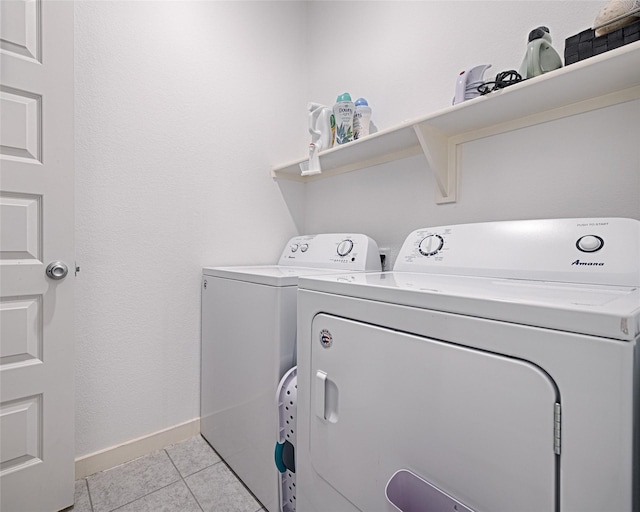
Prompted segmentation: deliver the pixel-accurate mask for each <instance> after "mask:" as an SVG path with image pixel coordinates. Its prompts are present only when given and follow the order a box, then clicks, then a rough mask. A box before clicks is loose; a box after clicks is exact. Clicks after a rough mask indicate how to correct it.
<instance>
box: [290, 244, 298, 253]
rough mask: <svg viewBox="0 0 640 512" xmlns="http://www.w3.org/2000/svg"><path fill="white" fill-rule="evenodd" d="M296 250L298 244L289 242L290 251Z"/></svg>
mask: <svg viewBox="0 0 640 512" xmlns="http://www.w3.org/2000/svg"><path fill="white" fill-rule="evenodd" d="M297 250H298V244H291V252H296V251H297Z"/></svg>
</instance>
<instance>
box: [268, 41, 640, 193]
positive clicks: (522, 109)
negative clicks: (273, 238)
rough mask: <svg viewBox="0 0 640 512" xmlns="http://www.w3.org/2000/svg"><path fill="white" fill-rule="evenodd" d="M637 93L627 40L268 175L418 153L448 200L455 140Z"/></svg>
mask: <svg viewBox="0 0 640 512" xmlns="http://www.w3.org/2000/svg"><path fill="white" fill-rule="evenodd" d="M638 98H640V43H631V44H629V45H626V46H623V47H621V48H617V49H615V50H612V51H609V52H607V53H604V54H601V55H597V56H595V57H591V58H590V59H586V60H583V61H580V62H577V63H575V64H571V65H570V66H567V67H564V68H561V69H559V70H556V71H552V72H550V73H547V74H545V75H541V76H538V77H535V78H532V79H530V80H526V81H525V82H522V83H519V84H516V85H512V86H511V87H508V88H506V89H502V90H500V91H495V92H492V93H490V94H488V95H486V96H481V97H479V98H475V99H473V100H469V101H466V102H464V103H461V104H458V105H454V106H452V107H448V108H445V109H443V110H441V111H439V112H436V113H434V114H431V115H427V116H424V117H420V118H418V119H415V120H413V121H408V122H405V123H402V124H401V125H399V126H396V127H393V128H389V129H386V130H382V131H379V132H377V133H374V134H371V135H369V136H368V137H365V138H363V139H359V140H356V141H354V142H351V143H349V144H345V145H343V146H337V147H333V148H331V149H328V150H326V151H323V152H321V153H320V165H321V167H322V173H321V174H316V175H311V176H302V175H301V167H300V164H302V165H303V166H304V165H305V163H306V162H307V159H306V158H301V159H299V160H296V161H294V162H290V163H288V164H285V165H280V166H277V167H274V168H273V169H272V170H271V175H272V177H273V178H275V179H287V180H296V181H313V180H317V179H324V178H328V177H331V176H335V175H337V174H342V173H345V172H350V171H355V170H357V169H363V168H366V167H371V166H374V165H378V164H381V163H385V162H390V161H393V160H398V159H401V158H406V157H408V156H411V155H416V154H420V153H423V154H424V155H425V158H426V160H427V163H428V165H429V167H430V168H431V170H432V171H433V174H434V178H435V181H436V184H437V187H436V202H438V203H450V202H455V201H456V190H457V176H458V166H459V164H460V158H459V146H460V144H462V143H464V142H469V141H472V140H476V139H480V138H482V137H488V136H491V135H496V134H499V133H504V132H506V131H511V130H516V129H519V128H524V127H526V126H532V125H535V124H539V123H543V122H547V121H552V120H555V119H560V118H562V117H567V116H572V115H575V114H580V113H582V112H587V111H590V110H595V109H599V108H603V107H607V106H611V105H615V104H617V103H623V102H625V101H631V100H633V99H638Z"/></svg>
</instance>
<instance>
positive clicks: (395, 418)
mask: <svg viewBox="0 0 640 512" xmlns="http://www.w3.org/2000/svg"><path fill="white" fill-rule="evenodd" d="M469 337H470V338H471V339H472V337H473V333H472V332H470V333H469ZM515 342H517V340H514V343H515ZM311 357H312V361H311V368H312V389H311V418H310V432H309V435H310V454H311V463H312V465H313V468H314V471H316V472H317V473H318V474H319V475H320V476H321V477H322V478H323V479H324V480H325V481H327V482H328V483H329V484H330V485H331V486H332V487H333V488H334V489H335V490H336V491H338V492H339V493H341V494H342V495H343V496H344V497H345V498H346V499H348V500H349V501H350V502H352V503H353V504H354V505H355V506H356V507H358V508H359V509H360V510H363V511H367V512H373V511H379V510H393V507H391V505H389V504H388V503H387V500H386V498H385V485H386V484H387V481H388V480H389V479H390V478H391V477H392V476H393V474H394V473H395V472H396V471H398V470H400V469H408V470H410V471H412V472H413V473H415V474H417V475H419V476H420V477H422V478H423V479H424V480H426V481H427V482H430V483H431V484H432V485H434V486H435V487H437V488H439V489H440V490H442V491H444V492H445V493H447V494H449V495H450V496H452V497H453V498H455V499H456V500H458V501H459V502H461V503H463V504H464V505H465V506H467V507H469V508H470V509H472V510H474V511H475V512H513V511H514V510H518V511H520V512H525V511H531V512H540V511H541V510H544V511H553V510H556V480H557V471H558V463H559V461H558V456H557V455H556V454H555V450H554V411H555V404H556V402H558V401H559V399H558V396H557V388H556V386H555V384H554V382H553V381H552V380H551V379H550V377H549V375H547V374H546V373H545V372H543V371H542V370H541V369H540V368H538V367H537V366H534V365H533V364H530V363H528V362H526V361H521V360H517V359H513V358H509V357H504V356H501V355H497V354H491V353H487V352H483V351H480V350H474V349H470V348H466V347H463V346H461V345H456V344H452V343H446V342H442V341H436V340H432V339H428V338H424V337H419V336H413V335H409V334H405V333H401V332H398V331H393V330H388V329H383V328H380V327H376V326H372V325H368V324H363V323H359V322H354V321H350V320H345V319H342V318H337V317H333V316H330V315H318V316H316V318H315V319H314V322H313V338H312V350H311ZM420 510H432V508H430V507H429V506H428V504H426V503H425V504H423V508H421V509H420ZM433 510H436V509H433Z"/></svg>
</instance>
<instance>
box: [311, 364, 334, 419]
mask: <svg viewBox="0 0 640 512" xmlns="http://www.w3.org/2000/svg"><path fill="white" fill-rule="evenodd" d="M315 402H316V403H315V412H316V416H317V417H318V418H321V419H323V420H327V421H329V422H330V423H337V421H338V386H336V383H335V382H334V381H332V380H331V379H330V378H329V377H328V376H327V374H326V373H325V372H323V371H322V370H318V371H317V372H316V385H315Z"/></svg>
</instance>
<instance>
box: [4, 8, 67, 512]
mask: <svg viewBox="0 0 640 512" xmlns="http://www.w3.org/2000/svg"><path fill="white" fill-rule="evenodd" d="M0 66H1V67H2V74H1V76H0V81H1V83H0V116H1V119H0V187H1V190H0V335H1V343H0V444H1V446H0V449H1V454H0V459H1V463H0V509H2V510H7V511H11V512H21V511H25V512H40V511H42V512H53V511H57V510H60V509H63V508H65V507H68V506H69V505H71V504H72V503H73V491H74V476H75V475H74V469H75V468H74V407H73V402H74V389H73V376H74V360H73V274H71V275H70V276H69V275H67V276H66V278H63V279H60V280H52V279H48V278H47V277H46V275H45V269H46V267H47V265H48V263H50V262H53V261H61V262H63V263H65V264H66V265H67V267H68V268H69V269H70V270H71V272H73V268H74V237H73V229H74V201H73V199H74V167H73V162H74V145H73V136H74V135H73V3H72V2H68V1H65V0H2V2H0Z"/></svg>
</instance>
